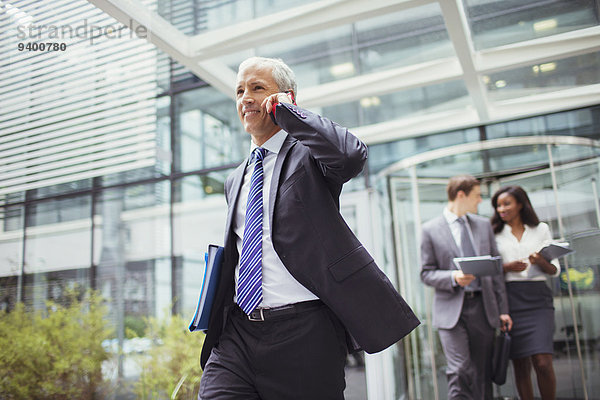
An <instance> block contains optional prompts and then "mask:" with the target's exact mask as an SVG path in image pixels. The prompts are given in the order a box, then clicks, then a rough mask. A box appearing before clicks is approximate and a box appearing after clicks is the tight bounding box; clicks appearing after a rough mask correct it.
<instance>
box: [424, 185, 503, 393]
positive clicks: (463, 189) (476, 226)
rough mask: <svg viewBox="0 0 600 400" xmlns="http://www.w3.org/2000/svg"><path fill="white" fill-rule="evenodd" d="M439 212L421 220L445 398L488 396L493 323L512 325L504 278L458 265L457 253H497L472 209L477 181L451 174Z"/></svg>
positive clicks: (485, 225)
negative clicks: (477, 274)
mask: <svg viewBox="0 0 600 400" xmlns="http://www.w3.org/2000/svg"><path fill="white" fill-rule="evenodd" d="M447 193H448V205H447V207H446V208H445V209H444V212H443V215H441V216H439V217H437V218H434V219H433V220H431V221H428V222H426V223H425V224H424V225H423V235H422V239H421V280H422V281H423V282H424V283H425V284H427V285H429V286H432V287H434V288H435V296H434V299H433V321H432V323H433V326H435V327H437V328H438V332H439V335H440V341H441V343H442V347H443V349H444V354H445V355H446V362H447V367H446V375H447V377H448V398H449V399H471V400H481V399H486V400H487V399H492V381H491V358H492V345H493V339H494V329H495V328H497V327H499V326H502V328H503V329H505V328H508V329H510V328H511V327H512V321H511V319H510V316H509V315H508V303H507V299H506V290H505V286H504V278H503V276H502V275H501V274H499V275H496V276H493V277H492V276H484V277H478V278H476V277H475V276H474V275H471V274H464V273H462V272H461V271H460V270H458V269H457V268H456V266H455V265H454V262H453V259H454V258H455V257H466V256H478V255H492V256H497V255H498V249H497V248H496V240H495V238H494V233H493V232H492V227H491V225H490V222H489V220H488V219H487V218H483V217H480V216H478V215H475V213H476V212H477V207H478V205H479V203H480V202H481V187H480V184H479V181H477V179H475V178H474V177H472V176H469V175H461V176H455V177H453V178H451V179H450V181H449V182H448V187H447Z"/></svg>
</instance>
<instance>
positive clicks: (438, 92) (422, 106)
mask: <svg viewBox="0 0 600 400" xmlns="http://www.w3.org/2000/svg"><path fill="white" fill-rule="evenodd" d="M471 103H472V102H471V98H470V97H469V95H468V92H467V88H466V86H465V84H464V82H463V81H452V82H444V83H438V84H435V85H430V86H423V87H418V88H413V89H407V90H402V91H400V92H395V93H390V94H384V95H379V96H369V97H363V98H362V99H360V100H358V101H351V102H348V103H343V104H335V105H332V106H327V107H322V108H315V109H314V110H315V112H317V113H321V114H322V115H324V116H326V117H327V118H329V119H331V120H332V121H335V122H337V123H339V124H340V125H343V126H347V127H350V128H352V127H358V126H362V125H372V124H377V123H380V122H386V121H391V120H396V119H400V118H402V117H407V116H418V115H424V114H428V113H432V112H442V111H447V110H450V109H457V108H465V107H466V106H468V105H470V104H471Z"/></svg>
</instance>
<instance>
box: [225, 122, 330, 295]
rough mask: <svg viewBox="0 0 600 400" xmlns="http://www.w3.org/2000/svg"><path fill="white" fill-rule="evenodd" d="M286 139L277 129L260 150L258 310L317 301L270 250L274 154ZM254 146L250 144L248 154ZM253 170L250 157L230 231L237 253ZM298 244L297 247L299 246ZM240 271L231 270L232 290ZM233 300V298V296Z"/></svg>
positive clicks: (242, 232)
mask: <svg viewBox="0 0 600 400" xmlns="http://www.w3.org/2000/svg"><path fill="white" fill-rule="evenodd" d="M286 137H287V132H285V131H283V130H280V131H279V132H277V133H276V134H275V135H273V136H272V137H271V138H270V139H269V140H267V141H266V142H265V143H264V144H263V145H262V146H261V147H262V148H264V149H266V150H268V151H267V154H266V155H265V158H264V160H263V226H262V228H263V234H262V291H263V300H262V302H261V303H260V306H261V307H278V306H282V305H286V304H293V303H298V302H301V301H308V300H317V299H318V297H317V296H315V295H314V294H313V293H312V292H311V291H310V290H308V289H307V288H305V287H304V286H302V285H301V284H300V283H299V282H298V281H297V280H296V279H295V278H294V277H293V276H292V275H291V274H290V273H289V271H288V270H287V268H286V267H285V265H283V263H282V262H281V259H280V258H279V256H278V255H277V253H276V252H275V249H274V248H273V241H272V239H271V221H269V198H270V192H271V190H270V189H271V181H272V177H273V169H274V167H275V160H276V159H277V154H279V151H281V146H282V145H283V142H284V141H285V138H286ZM256 147H257V146H256V145H255V144H254V143H252V146H251V149H250V154H252V151H253V150H254V149H255V148H256ZM253 171H254V159H253V158H252V157H251V160H250V165H249V166H248V167H247V168H246V173H245V175H244V183H243V185H242V188H241V191H240V197H239V199H238V204H237V207H236V209H235V215H234V222H233V230H234V232H235V234H236V236H237V237H236V241H237V249H238V254H242V238H243V236H244V223H245V217H246V203H247V202H248V192H249V191H250V180H251V177H252V172H253ZM298 245H301V244H300V243H299V244H298ZM239 271H240V266H239V264H238V265H237V266H236V268H235V284H236V285H235V287H236V291H237V280H238V275H239ZM235 301H237V295H236V296H235Z"/></svg>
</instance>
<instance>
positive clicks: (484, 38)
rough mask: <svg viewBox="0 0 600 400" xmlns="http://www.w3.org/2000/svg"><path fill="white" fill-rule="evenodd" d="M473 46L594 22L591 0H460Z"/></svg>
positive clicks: (594, 4)
mask: <svg viewBox="0 0 600 400" xmlns="http://www.w3.org/2000/svg"><path fill="white" fill-rule="evenodd" d="M463 1H464V4H465V11H466V14H467V18H468V21H469V25H470V27H471V33H472V37H473V43H474V46H475V49H476V50H482V49H487V48H490V47H496V46H502V45H506V44H510V43H517V42H522V41H524V40H530V39H536V38H540V37H545V36H550V35H555V34H558V33H563V32H569V31H573V30H577V29H582V28H587V27H591V26H595V25H598V8H597V7H598V5H597V2H596V1H594V0H554V1H547V0H534V1H528V2H523V1H521V0H508V1H507V0H463Z"/></svg>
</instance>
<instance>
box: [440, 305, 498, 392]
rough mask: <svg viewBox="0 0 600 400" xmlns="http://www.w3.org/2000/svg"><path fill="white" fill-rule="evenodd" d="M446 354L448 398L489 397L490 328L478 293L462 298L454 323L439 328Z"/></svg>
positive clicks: (492, 335)
mask: <svg viewBox="0 0 600 400" xmlns="http://www.w3.org/2000/svg"><path fill="white" fill-rule="evenodd" d="M439 335H440V341H441V342H442V348H443V349H444V354H445V355H446V363H447V367H446V376H447V378H448V399H452V400H454V399H461V400H463V399H464V400H483V399H485V400H488V399H490V400H491V399H492V378H491V371H492V348H493V347H492V346H493V341H494V328H492V327H491V326H490V325H489V324H488V322H487V318H486V317H485V310H484V308H483V299H482V298H481V295H479V296H477V297H474V298H465V302H464V304H463V309H462V312H461V315H460V318H459V320H458V323H457V324H456V326H455V327H454V328H452V329H439Z"/></svg>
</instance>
